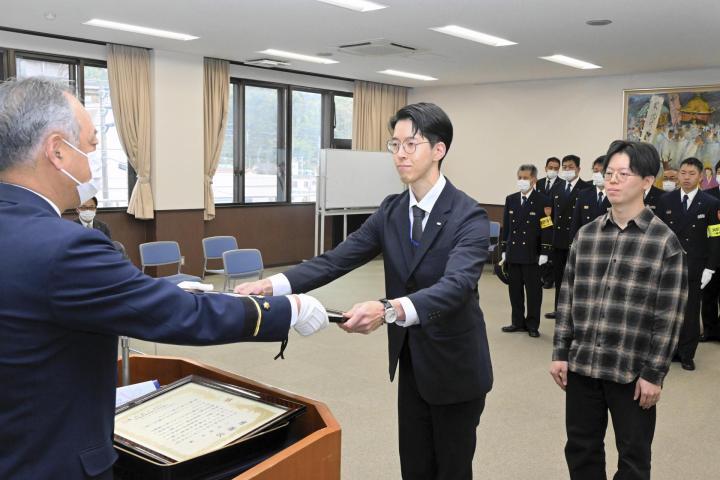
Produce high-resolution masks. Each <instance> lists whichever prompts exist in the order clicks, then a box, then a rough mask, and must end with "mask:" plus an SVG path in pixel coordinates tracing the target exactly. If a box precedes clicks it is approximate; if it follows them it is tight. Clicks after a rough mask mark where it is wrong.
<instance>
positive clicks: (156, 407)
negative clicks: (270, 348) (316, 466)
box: [115, 375, 305, 464]
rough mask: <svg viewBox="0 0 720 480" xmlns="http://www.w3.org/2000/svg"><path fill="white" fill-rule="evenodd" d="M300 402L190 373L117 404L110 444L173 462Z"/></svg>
mask: <svg viewBox="0 0 720 480" xmlns="http://www.w3.org/2000/svg"><path fill="white" fill-rule="evenodd" d="M304 409H305V406H304V405H301V404H298V403H294V402H291V401H288V400H285V399H281V398H276V397H273V396H271V395H267V394H263V393H260V392H254V391H251V390H247V389H244V388H240V387H237V386H234V385H229V384H225V383H220V382H216V381H213V380H209V379H207V378H204V377H199V376H195V375H191V376H188V377H185V378H183V379H180V380H178V381H176V382H174V383H171V384H170V385H167V386H166V387H163V388H161V389H160V390H157V391H156V392H153V393H150V394H148V395H146V396H144V397H141V398H139V399H137V400H135V401H133V402H130V403H129V404H125V405H123V406H121V407H119V408H118V409H117V410H116V414H115V444H116V445H117V446H120V447H122V448H123V449H125V450H129V451H131V452H133V453H135V454H136V455H139V456H141V457H145V458H147V459H148V460H149V461H151V462H153V463H159V464H174V463H179V462H184V461H187V460H190V459H193V458H196V457H199V456H201V455H204V454H207V453H209V452H213V451H216V450H219V449H222V448H225V447H227V446H229V445H232V444H234V443H237V442H241V441H242V440H243V439H246V438H249V437H251V436H253V435H255V434H258V433H260V432H263V431H266V430H270V429H273V428H275V427H278V426H279V425H281V424H286V423H287V422H288V421H289V420H290V419H291V418H293V417H295V416H297V415H298V414H300V413H301V412H302V411H304Z"/></svg>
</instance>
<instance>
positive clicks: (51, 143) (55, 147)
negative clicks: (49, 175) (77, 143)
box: [43, 133, 65, 170]
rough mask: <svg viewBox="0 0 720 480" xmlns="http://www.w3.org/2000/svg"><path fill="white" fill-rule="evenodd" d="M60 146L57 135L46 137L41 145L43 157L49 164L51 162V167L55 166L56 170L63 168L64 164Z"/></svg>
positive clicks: (60, 142) (61, 143) (60, 140)
mask: <svg viewBox="0 0 720 480" xmlns="http://www.w3.org/2000/svg"><path fill="white" fill-rule="evenodd" d="M62 145H63V141H62V137H61V136H60V135H59V134H57V133H53V134H51V135H50V136H48V137H47V139H46V140H45V144H44V145H43V147H44V148H43V150H44V152H45V156H46V157H47V159H48V160H50V162H52V164H53V165H55V168H57V169H58V170H59V169H61V168H63V166H64V163H65V160H64V155H63V152H62V150H61V146H62Z"/></svg>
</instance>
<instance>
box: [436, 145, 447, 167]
mask: <svg viewBox="0 0 720 480" xmlns="http://www.w3.org/2000/svg"><path fill="white" fill-rule="evenodd" d="M446 153H447V147H446V146H445V143H444V142H437V143H436V144H435V145H434V146H433V161H435V162H439V161H440V160H441V159H442V158H445V154H446Z"/></svg>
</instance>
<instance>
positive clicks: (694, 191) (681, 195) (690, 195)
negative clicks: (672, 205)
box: [680, 187, 700, 205]
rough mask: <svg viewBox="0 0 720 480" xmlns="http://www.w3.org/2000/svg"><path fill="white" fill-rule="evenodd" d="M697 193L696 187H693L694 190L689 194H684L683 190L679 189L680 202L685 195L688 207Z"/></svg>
mask: <svg viewBox="0 0 720 480" xmlns="http://www.w3.org/2000/svg"><path fill="white" fill-rule="evenodd" d="M699 191H700V189H698V188H697V187H695V190H693V191H692V192H690V193H685V191H684V190H683V189H680V200H681V201H682V199H683V197H684V196H685V195H687V196H688V205H690V204H691V203H692V202H693V200H694V199H695V195H697V193H698V192H699Z"/></svg>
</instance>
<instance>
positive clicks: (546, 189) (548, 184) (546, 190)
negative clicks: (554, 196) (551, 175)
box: [545, 180, 552, 193]
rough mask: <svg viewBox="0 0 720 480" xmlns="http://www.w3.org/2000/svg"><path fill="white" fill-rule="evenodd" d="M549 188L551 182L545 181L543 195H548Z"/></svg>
mask: <svg viewBox="0 0 720 480" xmlns="http://www.w3.org/2000/svg"><path fill="white" fill-rule="evenodd" d="M551 187H552V182H551V181H550V180H545V193H550V188H551Z"/></svg>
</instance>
